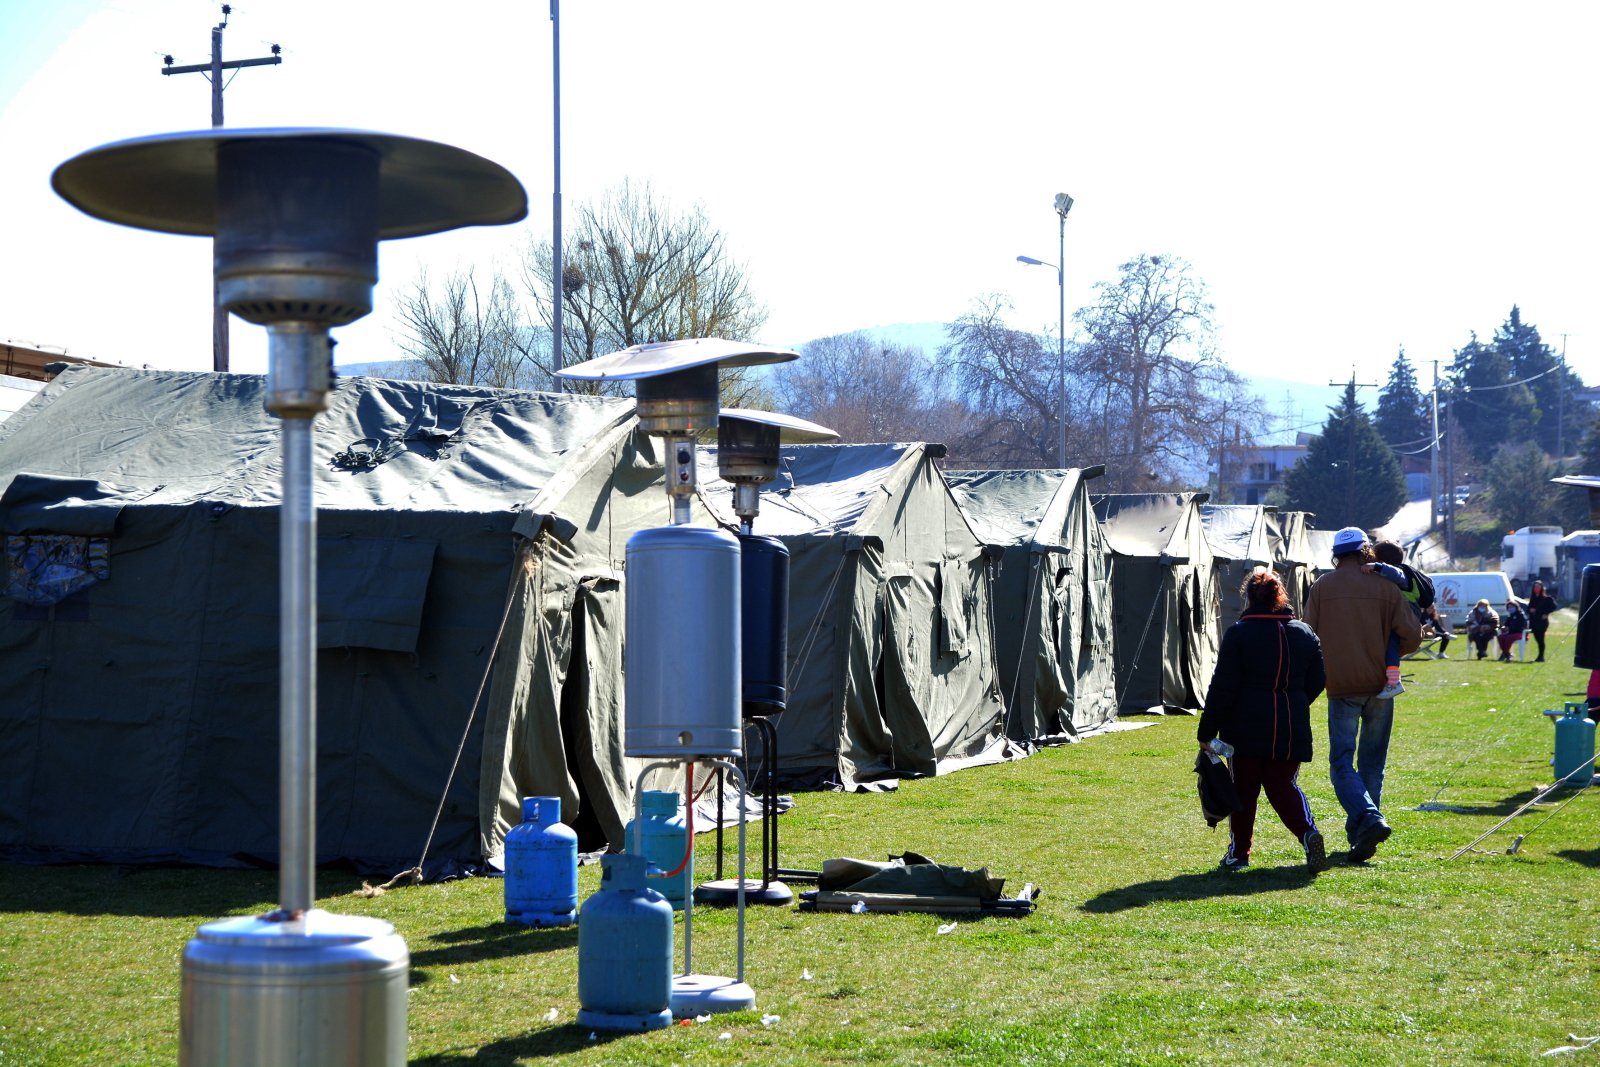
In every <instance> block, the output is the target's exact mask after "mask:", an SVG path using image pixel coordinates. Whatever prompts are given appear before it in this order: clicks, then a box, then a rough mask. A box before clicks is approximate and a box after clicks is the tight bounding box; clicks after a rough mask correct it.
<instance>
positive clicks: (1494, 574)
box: [1428, 571, 1516, 625]
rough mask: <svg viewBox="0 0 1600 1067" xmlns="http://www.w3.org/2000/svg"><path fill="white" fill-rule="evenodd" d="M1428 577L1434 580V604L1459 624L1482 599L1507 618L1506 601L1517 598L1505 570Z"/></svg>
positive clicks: (1498, 613)
mask: <svg viewBox="0 0 1600 1067" xmlns="http://www.w3.org/2000/svg"><path fill="white" fill-rule="evenodd" d="M1428 577H1429V578H1431V579H1433V599H1434V603H1436V604H1438V605H1439V610H1440V611H1441V612H1443V613H1444V614H1445V615H1448V616H1450V621H1451V622H1453V623H1455V624H1457V625H1460V623H1461V621H1462V620H1463V619H1464V618H1465V617H1466V614H1467V612H1469V611H1471V610H1472V606H1473V605H1474V604H1476V603H1477V602H1478V601H1480V600H1487V601H1488V602H1489V606H1490V607H1491V608H1493V609H1494V611H1495V614H1496V615H1504V614H1505V609H1506V601H1508V600H1511V599H1513V598H1514V597H1515V596H1516V594H1514V593H1513V592H1512V591H1511V579H1509V578H1507V577H1506V576H1505V572H1504V571H1459V572H1457V573H1455V574H1430V575H1428Z"/></svg>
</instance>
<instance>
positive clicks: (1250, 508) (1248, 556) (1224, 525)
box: [1200, 504, 1273, 627]
mask: <svg viewBox="0 0 1600 1067" xmlns="http://www.w3.org/2000/svg"><path fill="white" fill-rule="evenodd" d="M1268 514H1269V509H1267V508H1265V507H1263V506H1262V505H1260V504H1201V505H1200V518H1201V520H1202V522H1203V524H1204V526H1205V532H1206V542H1207V544H1209V545H1210V546H1211V551H1212V553H1213V554H1214V555H1215V557H1216V560H1217V580H1218V582H1219V589H1218V593H1219V595H1220V597H1221V600H1222V615H1221V620H1220V623H1219V625H1221V626H1223V627H1226V626H1227V625H1228V624H1229V623H1231V622H1233V620H1234V619H1236V618H1238V617H1239V616H1240V615H1241V614H1242V613H1243V612H1244V606H1245V605H1244V598H1243V597H1242V596H1240V594H1239V588H1240V586H1242V585H1243V584H1244V580H1245V578H1246V577H1248V576H1249V574H1250V572H1251V571H1253V570H1255V569H1256V568H1257V567H1270V566H1271V565H1272V562H1273V550H1272V540H1271V536H1270V527H1269V526H1268Z"/></svg>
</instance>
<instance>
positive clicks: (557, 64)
mask: <svg viewBox="0 0 1600 1067" xmlns="http://www.w3.org/2000/svg"><path fill="white" fill-rule="evenodd" d="M550 50H551V61H550V69H551V72H552V77H553V78H554V80H555V90H554V93H553V94H552V95H553V97H554V100H555V120H554V124H553V129H554V130H555V194H554V196H553V197H552V198H551V200H552V209H553V213H554V216H555V217H554V223H553V225H552V227H551V229H552V232H553V233H554V234H555V236H554V237H553V238H552V239H551V247H552V248H553V249H554V256H553V270H554V272H555V273H554V275H553V277H552V279H551V284H550V294H551V297H552V299H553V301H554V303H555V314H554V317H553V320H552V325H551V328H550V344H551V346H552V353H551V357H550V364H551V367H552V369H554V370H560V369H561V368H562V366H563V360H564V357H563V352H562V347H561V346H562V336H561V316H562V313H563V310H564V308H563V305H564V304H566V302H567V288H566V286H565V284H563V283H564V282H565V281H566V278H565V276H564V275H565V265H564V261H563V257H562V249H561V0H550ZM556 388H557V389H565V388H566V380H565V379H563V378H557V379H556Z"/></svg>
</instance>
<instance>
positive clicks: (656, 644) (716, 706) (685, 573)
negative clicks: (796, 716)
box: [623, 526, 744, 759]
mask: <svg viewBox="0 0 1600 1067" xmlns="http://www.w3.org/2000/svg"><path fill="white" fill-rule="evenodd" d="M626 573H627V597H626V599H627V605H626V607H627V620H626V622H625V624H624V626H623V629H624V631H625V632H624V634H623V639H624V641H625V642H626V645H627V650H628V651H627V658H628V666H627V670H626V671H625V672H624V674H623V687H624V690H625V697H626V703H627V708H628V714H627V717H626V720H625V722H624V727H623V753H624V754H625V755H629V756H640V757H648V756H665V757H667V758H669V759H693V758H695V757H699V756H722V757H726V758H733V759H737V758H738V757H739V755H740V754H741V753H742V752H743V743H744V727H743V726H742V724H741V723H740V719H739V691H740V684H739V649H740V640H739V633H740V621H739V541H738V539H737V538H735V537H734V536H733V535H732V534H730V533H727V532H725V531H723V530H711V529H706V528H704V527H699V526H665V527H659V528H656V529H649V530H640V531H638V532H637V533H635V534H634V535H633V536H632V537H630V538H628V548H627V572H626Z"/></svg>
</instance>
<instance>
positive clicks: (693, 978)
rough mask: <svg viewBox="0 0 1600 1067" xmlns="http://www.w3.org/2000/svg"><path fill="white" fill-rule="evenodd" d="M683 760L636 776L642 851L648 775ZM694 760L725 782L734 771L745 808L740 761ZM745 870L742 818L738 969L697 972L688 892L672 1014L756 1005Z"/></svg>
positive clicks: (638, 849)
mask: <svg viewBox="0 0 1600 1067" xmlns="http://www.w3.org/2000/svg"><path fill="white" fill-rule="evenodd" d="M683 762H684V761H681V760H657V761H655V762H654V763H649V764H646V765H645V767H644V769H643V770H642V771H640V772H639V775H638V777H636V778H635V779H634V783H633V795H634V802H633V804H634V813H633V819H634V822H633V825H634V840H633V841H632V842H630V847H631V848H632V849H633V850H634V851H635V853H636V854H638V855H643V854H644V849H643V832H644V831H643V825H644V812H643V809H642V808H641V807H640V804H639V798H640V796H641V795H642V793H643V783H644V778H645V775H647V774H649V773H650V772H651V771H654V770H656V769H658V768H661V767H677V766H680V765H681V764H682V763H683ZM694 762H696V763H705V764H707V765H709V766H712V767H715V768H716V769H717V774H718V782H719V783H720V782H721V775H722V774H723V773H724V772H727V773H729V774H732V775H733V776H734V778H735V779H736V780H737V781H738V783H739V802H740V806H741V808H742V807H743V804H744V800H745V797H746V796H747V795H748V794H749V787H748V786H747V785H746V783H745V779H744V775H743V774H742V773H741V772H740V770H739V768H738V766H737V765H736V764H733V763H731V762H729V761H727V760H723V759H704V760H695V761H694ZM689 784H690V786H691V788H692V786H693V782H690V783H689ZM719 827H720V822H719ZM688 848H689V850H690V853H691V855H690V860H689V862H690V864H691V866H690V870H691V871H693V869H694V868H693V866H692V865H693V863H694V858H693V850H694V841H693V839H691V840H690V841H689V842H688ZM719 859H720V857H719ZM744 870H745V827H744V822H743V821H742V820H741V821H740V823H739V886H738V890H737V899H736V903H737V906H738V909H739V922H738V949H737V961H738V962H737V967H738V970H737V971H736V972H735V973H734V977H732V978H725V977H722V976H721V975H711V974H696V973H695V972H694V896H695V895H694V894H693V893H688V894H686V895H685V896H684V901H683V973H682V974H679V975H674V976H673V979H672V996H671V1003H670V1005H669V1006H670V1007H671V1009H672V1014H673V1015H674V1016H676V1017H677V1018H679V1019H689V1018H693V1017H695V1016H697V1015H716V1014H720V1013H722V1012H729V1011H749V1010H751V1009H752V1008H754V1007H755V1006H756V994H755V991H754V990H753V989H751V988H750V986H749V985H748V984H747V983H746V982H745V980H744V933H745V923H744V907H745V903H746V899H745V887H744Z"/></svg>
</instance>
